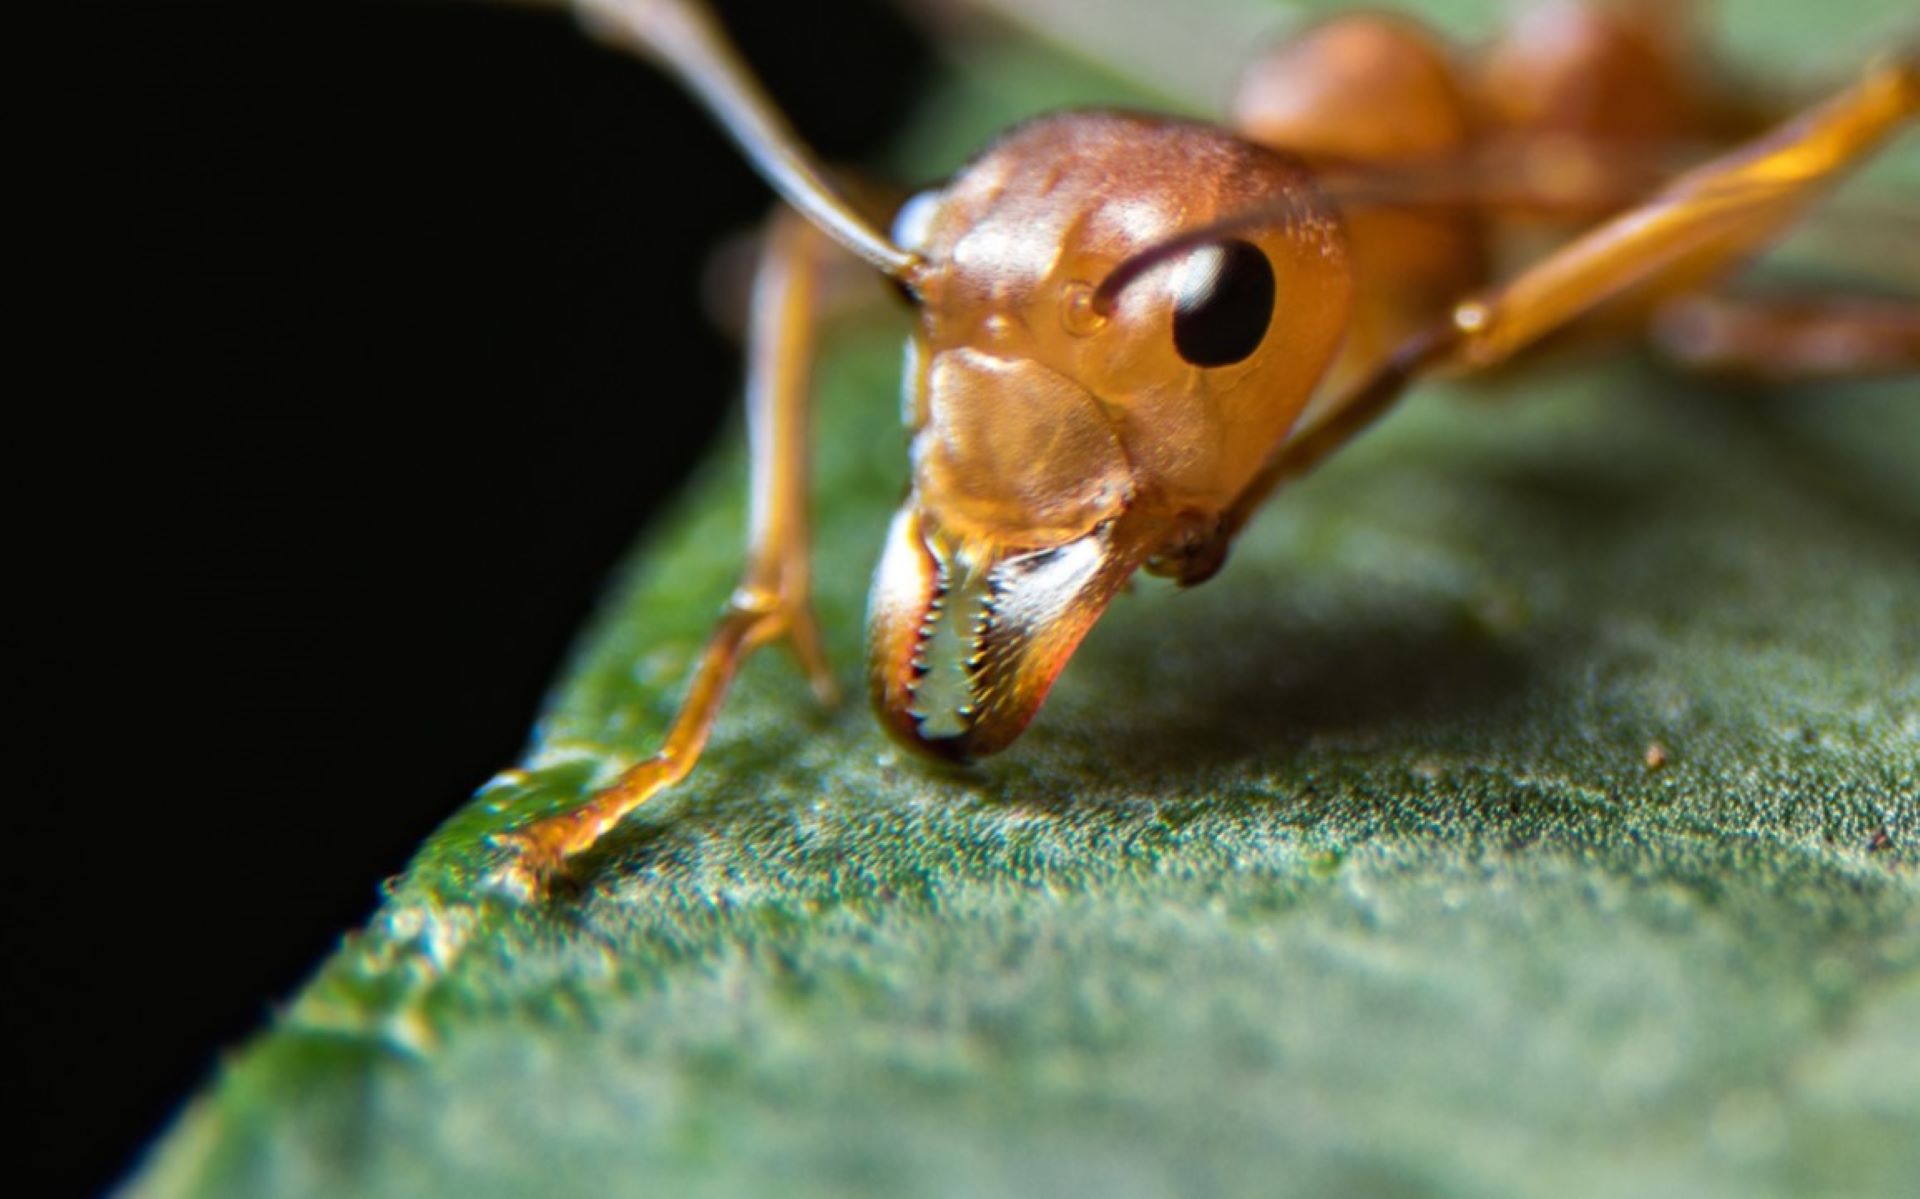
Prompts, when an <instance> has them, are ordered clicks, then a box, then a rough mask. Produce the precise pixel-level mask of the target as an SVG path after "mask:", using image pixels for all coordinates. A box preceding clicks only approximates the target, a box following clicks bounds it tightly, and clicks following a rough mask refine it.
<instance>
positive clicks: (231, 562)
mask: <svg viewBox="0 0 1920 1199" xmlns="http://www.w3.org/2000/svg"><path fill="white" fill-rule="evenodd" d="M720 8H721V9H722V11H723V13H724V14H725V15H726V17H727V19H728V20H729V21H730V22H731V23H732V24H733V25H734V27H735V29H736V32H737V35H738V37H739V39H740V41H741V42H742V44H743V47H744V49H745V51H746V54H747V57H748V58H749V59H750V60H752V61H753V62H754V63H755V64H756V66H758V67H760V68H761V69H762V70H763V72H764V74H765V76H766V78H767V82H768V85H769V87H770V90H771V91H772V92H773V93H774V94H775V95H776V96H777V97H778V98H779V99H780V101H781V102H782V104H783V105H784V106H786V107H787V109H788V111H789V113H790V114H791V116H792V118H793V120H794V123H795V124H796V125H797V126H798V128H799V129H800V130H801V131H802V132H803V133H804V134H805V135H806V136H807V137H809V138H810V139H812V140H813V141H814V142H816V144H818V145H819V147H820V148H821V150H822V152H823V153H825V154H826V155H828V156H829V157H831V158H834V159H850V160H856V161H857V160H861V159H865V158H869V157H871V156H872V155H874V154H875V153H876V152H877V151H878V150H879V149H880V148H881V147H882V146H883V145H884V144H885V142H886V141H887V139H888V138H889V136H890V135H891V134H892V132H893V130H894V128H895V126H896V124H897V123H898V122H899V121H900V120H901V119H902V118H903V117H904V115H905V114H906V112H907V110H908V108H909V107H910V104H909V102H908V101H909V99H910V97H911V96H912V95H913V94H914V93H915V91H916V89H917V87H918V86H919V84H920V82H921V79H922V76H923V74H924V71H925V69H926V68H927V57H928V56H927V51H926V48H925V47H924V46H923V45H922V44H921V42H920V40H919V38H918V37H917V35H915V34H914V33H913V32H912V31H911V30H910V29H909V28H907V27H906V25H905V24H904V22H903V20H902V18H901V17H900V16H899V14H898V13H897V11H895V10H894V9H893V8H891V7H890V6H888V5H886V4H882V3H879V2H878V0H866V2H862V3H857V4H853V5H846V6H841V7H839V8H837V9H836V12H835V16H834V19H832V20H830V21H826V20H822V19H820V16H819V14H818V13H816V12H813V11H811V10H809V9H807V8H805V7H804V6H800V7H796V6H783V5H755V4H726V3H722V4H721V5H720ZM70 16H71V17H72V18H73V19H75V20H76V21H77V27H76V28H74V29H72V30H70V31H66V32H65V33H63V37H62V44H63V45H71V46H73V47H74V48H76V49H77V50H78V52H79V57H80V62H79V64H78V65H77V66H76V67H74V68H72V69H70V70H68V71H66V72H65V73H63V75H62V77H61V78H60V79H59V80H58V82H57V84H56V87H57V91H56V93H55V96H54V100H55V108H56V112H57V113H58V116H59V118H60V119H61V120H62V121H63V122H65V124H64V125H63V126H62V128H61V131H60V134H59V136H60V140H61V143H62V144H61V154H60V160H59V162H58V164H57V166H58V169H59V177H58V178H56V179H55V180H54V183H55V194H56V195H57V196H58V197H59V198H60V200H61V202H62V203H63V204H64V205H65V206H66V208H67V211H66V212H65V213H64V214H63V215H62V220H63V229H66V228H70V229H71V231H72V234H71V236H63V237H61V238H58V239H48V240H47V242H46V244H40V243H39V242H38V241H36V243H35V244H34V245H33V246H31V247H30V248H29V253H30V254H32V255H35V256H37V260H36V264H37V265H40V266H43V267H44V268H45V273H46V274H47V276H48V277H49V278H50V279H52V280H55V281H56V286H55V288H54V290H53V291H52V292H50V293H49V295H48V297H47V303H48V304H49V306H50V307H51V308H53V309H55V310H57V318H58V319H57V322H56V323H57V329H58V332H57V336H56V338H55V339H54V341H53V342H52V343H51V344H49V345H48V346H46V347H42V348H43V349H45V350H47V351H49V352H50V353H51V354H52V355H53V356H54V357H55V358H56V359H57V360H58V362H59V364H60V368H61V372H62V374H63V384H64V385H65V386H66V387H68V388H70V389H72V390H73V391H75V392H76V393H77V394H81V395H85V396H87V397H88V400H87V404H86V408H87V417H86V420H85V422H84V424H85V427H84V428H83V429H82V431H81V436H82V442H81V445H82V451H83V456H84V458H85V460H86V467H87V468H86V471H85V473H84V474H83V475H82V476H81V477H80V478H78V479H76V480H73V483H74V485H75V486H74V487H73V488H71V489H69V490H68V491H65V492H62V493H61V494H60V495H59V496H58V497H57V498H56V499H55V504H56V506H60V507H64V506H67V505H68V504H69V502H71V503H72V504H73V505H74V506H75V507H78V506H79V504H80V501H81V500H82V499H84V500H86V501H89V503H88V505H87V506H88V507H89V508H91V509H93V510H96V511H100V512H104V513H106V514H107V515H106V517H105V519H96V518H94V517H84V518H82V519H83V520H84V521H85V522H86V527H85V528H84V529H83V530H82V531H80V532H79V533H78V536H79V537H81V538H82V539H83V540H82V542H81V545H82V546H83V547H84V554H85V557H86V558H87V562H86V564H85V566H84V569H83V574H82V578H81V579H80V580H79V581H78V585H77V586H76V587H75V591H76V593H78V594H79V595H80V596H82V598H81V600H80V601H79V603H78V604H76V605H75V610H74V611H73V612H72V613H71V615H72V616H73V617H74V618H76V620H77V621H78V624H79V627H80V630H81V631H80V633H79V637H80V639H81V642H82V646H81V648H82V650H83V651H84V653H85V654H86V656H87V658H88V660H89V661H93V662H96V663H97V665H94V666H91V667H89V668H88V669H86V670H84V671H82V672H81V677H80V678H79V680H78V682H79V684H80V690H81V692H82V694H81V697H80V705H81V706H80V707H78V708H76V709H73V713H74V715H76V716H77V717H78V721H79V723H80V725H81V726H82V730H83V733H82V735H83V736H84V737H85V738H86V739H87V743H88V744H87V757H86V759H85V760H84V762H83V764H82V768H81V769H78V770H74V771H71V772H69V773H67V774H66V775H65V777H64V778H63V779H62V780H61V782H60V790H59V793H57V794H56V795H53V796H50V797H48V798H47V799H46V800H45V801H44V803H45V804H46V806H47V807H48V808H50V809H52V810H53V811H55V812H56V813H58V812H66V813H71V812H72V811H74V810H75V809H76V807H78V806H82V805H87V806H90V807H91V812H92V815H91V818H90V819H89V822H88V826H87V827H86V828H85V829H84V831H83V833H82V834H80V835H78V836H76V835H75V833H74V832H73V831H72V830H71V829H63V830H61V833H60V836H59V841H58V843H59V844H61V845H63V846H67V847H69V848H70V849H71V850H72V852H73V854H74V858H73V860H74V861H77V862H79V863H82V864H83V865H82V866H81V867H80V868H81V869H82V870H83V871H84V874H85V877H86V882H85V884H84V886H83V887H79V888H71V887H68V888H62V891H61V893H62V894H63V895H64V896H65V898H63V899H62V900H61V902H60V911H59V918H58V919H57V920H51V919H49V920H48V921H47V927H46V928H45V929H44V930H43V931H42V932H37V933H35V934H34V935H36V936H42V935H44V936H45V938H46V944H45V945H44V946H42V947H41V950H40V951H39V952H37V953H36V955H35V956H36V961H37V962H38V961H40V960H42V959H43V960H44V962H45V963H46V965H44V966H41V965H36V968H35V969H36V972H37V974H36V976H37V977H39V978H41V979H42V980H43V982H44V985H43V986H41V987H39V988H37V989H36V990H35V991H34V992H33V993H32V994H31V995H30V997H29V1005H30V1008H31V1012H32V1017H31V1018H32V1019H34V1020H35V1021H37V1022H38V1024H39V1026H41V1027H43V1028H45V1029H46V1030H47V1031H48V1034H49V1035H51V1036H53V1037H54V1038H55V1039H56V1040H58V1041H59V1042H60V1043H62V1044H66V1045H70V1046H72V1047H73V1048H72V1052H71V1053H70V1054H69V1055H67V1057H66V1060H65V1061H64V1062H63V1064H62V1066H61V1069H60V1070H59V1072H58V1073H56V1074H50V1075H47V1076H45V1077H44V1078H42V1079H38V1080H36V1081H35V1083H34V1091H35V1093H36V1095H38V1096H39V1097H40V1100H41V1101H40V1102H39V1103H37V1104H36V1120H45V1121H47V1122H48V1124H49V1126H50V1127H49V1128H48V1130H47V1135H46V1136H44V1137H43V1136H41V1135H40V1134H39V1132H38V1131H37V1130H36V1132H35V1134H34V1135H33V1137H32V1139H33V1141H34V1143H35V1145H36V1147H41V1146H45V1147H52V1146H56V1145H57V1146H58V1150H57V1154H58V1157H57V1162H52V1163H49V1166H50V1168H51V1169H52V1170H53V1173H52V1174H50V1175H49V1174H46V1173H42V1172H40V1171H30V1173H34V1174H37V1175H38V1176H41V1177H49V1176H51V1177H59V1178H62V1179H64V1180H66V1181H67V1182H68V1183H69V1184H70V1187H71V1189H72V1190H74V1191H76V1192H80V1193H85V1192H90V1191H93V1190H95V1189H97V1188H99V1187H100V1186H102V1185H104V1184H106V1183H107V1182H108V1181H109V1180H111V1179H114V1178H116V1177H119V1176H120V1175H121V1174H122V1173H123V1172H124V1170H125V1168H126V1167H127V1166H128V1164H129V1163H130V1162H131V1161H132V1160H133V1155H134V1153H135V1152H136V1151H137V1149H138V1147H139V1146H140V1145H141V1143H142V1142H143V1141H144V1139H145V1138H146V1137H147V1136H148V1135H150V1134H151V1133H152V1132H154V1131H155V1130H156V1129H157V1128H158V1127H160V1126H161V1124H162V1122H163V1121H164V1120H165V1119H166V1118H167V1116H168V1114H169V1113H170V1112H171V1111H172V1109H173V1107H174V1105H175V1104H176V1103H177V1102H179V1101H180V1100H181V1099H182V1098H183V1097H185V1096H186V1095H187V1094H188V1093H189V1091H190V1090H191V1089H192V1088H193V1087H194V1086H195V1085H196V1084H197V1083H198V1082H199V1081H201V1080H202V1079H203V1078H204V1076H205V1074H206V1071H207V1070H208V1069H209V1067H210V1066H211V1065H212V1064H213V1062H214V1060H215V1054H216V1052H217V1051H218V1050H219V1049H220V1048H221V1047H223V1046H231V1045H234V1044H236V1043H238V1042H239V1041H240V1040H241V1039H242V1038H243V1037H245V1036H246V1035H247V1034H248V1033H249V1032H250V1031H252V1030H253V1029H255V1028H256V1027H258V1026H259V1025H260V1023H261V1022H262V1021H263V1020H264V1019H265V1018H266V1016H267V1015H268V1013H269V1011H270V1005H271V1004H272V1003H273V1002H275V1001H276V1000H277V999H279V998H281V997H284V996H286V995H287V994H289V993H290V992H291V991H292V989H293V988H294V987H295V986H296V985H297V984H298V983H299V981H300V980H301V979H302V978H303V977H304V976H305V975H306V974H307V972H308V971H309V970H310V969H311V968H312V966H313V965H314V963H316V962H317V961H318V960H319V959H320V958H321V957H322V956H323V955H324V954H326V953H327V952H328V951H329V950H330V949H331V948H332V947H333V945H334V944H335V941H336V939H337V937H338V936H339V934H340V933H341V932H342V931H344V930H346V929H349V928H351V927H353V926H354V925H356V924H358V923H359V922H361V921H362V920H363V919H364V918H365V917H366V915H367V914H368V913H369V912H370V911H371V910H372V907H373V905H374V903H375V901H376V898H377V895H376V892H377V887H378V884H379V882H380V880H381V879H382V878H384V877H386V876H388V875H391V874H393V873H395V872H397V871H398V870H400V869H401V868H402V867H403V866H404V865H405V863H406V861H407V859H408V857H409V855H410V854H411V852H412V850H413V849H414V847H415V846H417V845H418V844H419V842H420V840H421V839H422V837H424V836H425V834H426V833H427V832H429V831H430V830H431V829H432V828H433V827H434V826H435V825H436V824H437V823H438V822H439V821H441V820H442V819H443V818H444V817H445V816H446V815H447V814H449V813H451V812H452V811H453V810H454V809H455V808H456V807H457V806H458V805H459V804H460V803H461V802H462V801H463V800H464V799H465V797H466V796H467V795H468V794H469V793H470V792H471V790H472V789H473V788H474V787H475V786H476V785H478V784H479V783H481V782H482V781H484V780H485V779H486V778H487V777H488V776H489V775H490V774H491V773H492V772H493V771H494V770H495V769H496V768H498V767H500V766H503V765H505V764H507V763H508V762H510V761H511V760H512V759H513V758H514V757H515V756H516V754H517V753H518V751H519V749H520V746H521V745H522V743H523V741H524V739H525V738H526V736H527V730H528V728H529V726H530V724H531V721H532V718H533V715H534V713H535V711H536V708H537V706H538V704H539V702H540V699H541V696H542V694H543V693H544V691H545V689H546V688H547V686H548V685H549V684H550V682H551V680H552V679H553V677H554V675H555V673H556V671H557V669H558V666H559V664H560V661H561V659H562V657H563V655H564V653H565V651H566V648H567V646H568V644H569V643H570V641H571V639H572V638H573V636H574V635H575V634H576V632H577V630H578V629H579V628H580V626H581V625H582V623H583V621H584V620H585V618H586V616H587V614H588V613H589V611H590V610H591V608H592V606H593V604H594V602H595V601H596V599H597V598H598V595H599V592H600V590H601V587H602V585H603V583H604V581H605V579H606V577H607V575H608V572H609V571H610V569H611V568H612V566H613V565H614V563H615V562H616V561H617V559H618V558H619V557H620V555H621V554H622V553H624V552H625V550H626V548H627V547H628V546H629V545H631V544H632V542H633V540H634V538H635V537H636V535H637V534H639V533H640V532H641V531H642V529H643V528H644V527H645V524H646V522H647V519H648V514H649V513H650V512H651V511H653V510H654V509H655V507H656V506H657V505H658V504H659V503H660V502H661V501H662V500H663V499H664V498H665V497H667V496H669V495H671V494H672V492H673V491H674V490H675V489H676V488H677V487H678V485H679V483H680V481H681V479H682V478H683V477H684V476H685V474H686V473H687V471H688V469H689V467H690V466H691V464H692V463H694V462H695V461H697V460H698V458H699V457H700V455H701V454H702V452H703V450H704V447H705V446H706V445H707V443H708V442H709V441H710V439H711V437H712V435H713V433H714V430H715V429H716V428H717V427H718V426H719V424H720V423H721V421H723V420H724V419H727V417H728V416H729V409H730V407H731V405H732V403H733V399H732V397H733V396H734V394H735V391H736V386H737V380H738V367H737V362H738V351H737V348H736V347H735V346H733V345H731V344H730V343H729V342H728V341H727V339H726V338H725V337H723V336H722V335H720V334H719V333H717V332H716V331H714V330H713V329H712V328H711V327H710V326H709V324H708V321H707V318H706V316H705V315H704V314H703V312H702V310H701V306H700V303H699V295H698V287H699V279H700V273H701V271H702V269H703V266H704V264H705V261H706V258H707V255H708V254H709V252H710V250H711V249H712V247H713V246H714V245H715V244H716V243H717V242H718V241H719V240H721V239H723V238H725V237H727V236H729V235H731V234H733V233H735V232H738V231H739V230H741V229H744V228H747V227H749V226H751V225H752V224H754V223H755V222H757V221H758V219H759V218H760V216H761V215H762V214H763V213H764V212H765V211H766V210H767V208H768V206H769V203H770V196H769V193H768V192H767V190H766V189H765V187H764V186H763V185H761V184H760V183H759V182H758V181H757V180H756V179H755V178H754V177H753V176H752V174H751V173H750V172H749V171H748V170H747V169H746V167H745V166H744V165H742V163H741V162H740V159H739V156H738V154H737V153H736V151H734V149H733V148H732V147H731V146H730V145H728V144H727V143H726V142H725V141H724V140H723V139H722V138H721V137H720V136H719V135H718V134H717V133H716V132H714V131H713V130H712V129H711V128H710V127H709V125H708V123H707V121H706V120H705V119H704V118H703V117H702V116H701V115H699V113H698V112H697V111H696V110H695V109H694V108H693V107H692V105H691V104H690V103H689V102H687V101H686V100H685V99H684V98H683V97H681V96H680V94H679V93H678V92H677V91H676V90H675V89H674V88H673V87H671V86H670V85H669V84H667V83H666V82H665V81H664V80H662V79H661V78H660V77H659V76H658V75H657V74H656V73H655V72H654V71H652V70H650V69H649V68H648V67H646V66H644V65H642V64H639V63H636V62H634V61H632V60H630V59H627V58H625V57H623V56H621V55H619V54H616V53H614V52H612V51H610V50H607V49H605V48H602V47H599V46H596V45H594V44H592V43H590V42H588V41H587V40H586V39H585V38H583V37H581V36H580V35H579V33H578V32H577V31H576V30H575V29H573V28H572V27H571V24H570V23H569V22H568V21H567V20H565V19H564V18H561V17H557V16H552V15H543V14H538V13H531V12H523V11H515V10H512V9H510V8H506V7H494V6H488V5H484V4H451V3H448V4H441V3H434V4H418V5H415V4H400V3H375V2H354V0H347V2H340V3H327V4H310V3H294V4H280V5H266V6H262V5H254V4H240V3H229V4H201V5H191V6H186V7H181V6H154V5H141V6H134V5H127V6H113V5H109V6H90V7H86V8H84V9H77V10H73V12H72V13H71V14H70ZM69 223H70V224H69ZM40 260H44V261H40ZM75 492H77V493H78V494H75Z"/></svg>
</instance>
